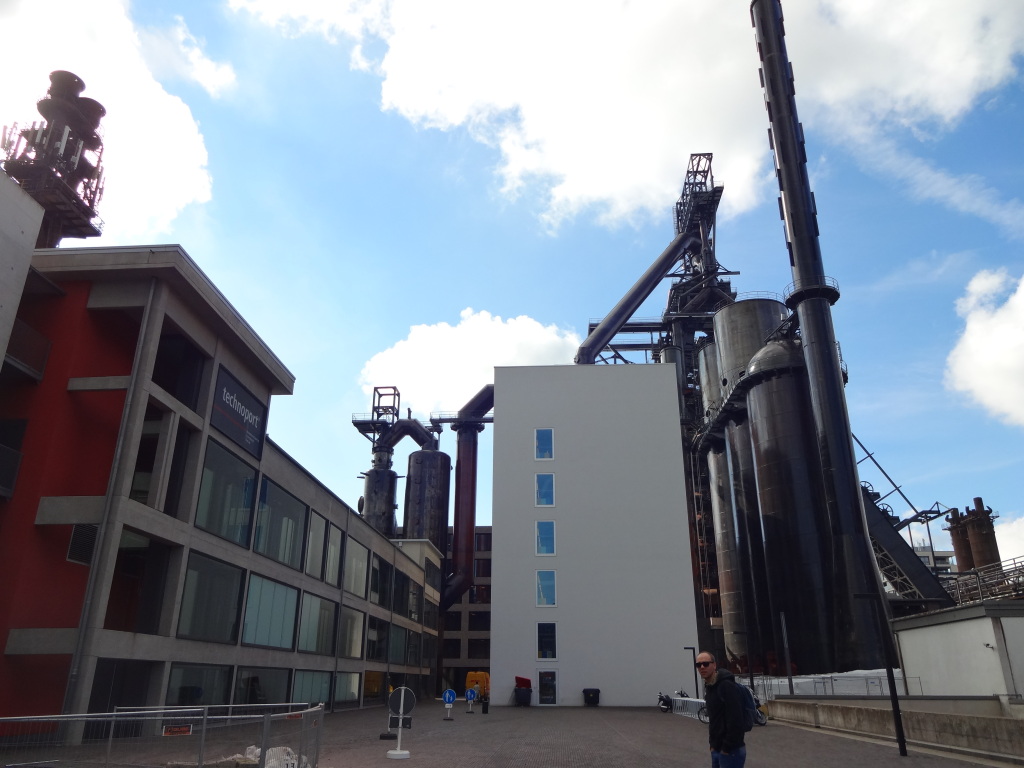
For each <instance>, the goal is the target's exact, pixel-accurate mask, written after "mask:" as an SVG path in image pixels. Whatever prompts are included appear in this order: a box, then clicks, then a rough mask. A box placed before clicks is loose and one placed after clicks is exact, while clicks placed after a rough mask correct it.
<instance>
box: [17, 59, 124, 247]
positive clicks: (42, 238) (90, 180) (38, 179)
mask: <svg viewBox="0 0 1024 768" xmlns="http://www.w3.org/2000/svg"><path fill="white" fill-rule="evenodd" d="M84 90H85V83H84V82H82V80H81V78H79V77H78V76H77V75H74V74H72V73H71V72H65V71H63V70H57V71H56V72H51V73H50V88H49V90H48V91H47V93H46V96H45V97H44V98H42V99H40V100H39V101H38V102H37V103H36V107H37V108H38V110H39V114H40V115H42V116H43V118H44V119H43V121H42V122H33V123H32V125H31V126H29V127H28V128H21V129H19V127H18V125H17V124H16V123H15V124H14V125H13V126H12V127H11V128H10V129H8V128H6V127H5V128H4V130H3V138H2V143H0V151H2V153H3V154H2V158H3V160H4V163H3V167H4V172H5V173H6V174H7V175H8V176H10V177H11V178H12V179H15V180H16V181H17V182H18V184H20V185H21V187H22V189H24V190H25V191H26V192H27V193H28V194H29V195H30V196H31V197H32V198H33V199H34V200H35V201H36V202H38V203H39V204H40V205H41V206H42V207H43V210H44V212H45V213H44V214H43V223H42V226H41V227H40V228H39V237H38V239H37V240H36V248H54V247H56V246H57V244H58V243H59V242H60V241H61V239H62V238H65V237H96V236H97V235H99V234H100V232H101V231H102V229H103V223H102V222H101V221H100V219H99V217H98V216H97V214H96V206H97V204H98V203H99V201H100V198H101V197H102V196H103V169H102V164H101V161H102V157H103V140H102V139H101V138H100V134H99V125H100V120H101V119H102V118H103V116H104V115H106V113H107V111H106V109H104V108H103V105H102V104H100V103H99V102H98V101H96V100H95V99H90V98H86V97H83V96H82V95H81V93H82V91H84Z"/></svg>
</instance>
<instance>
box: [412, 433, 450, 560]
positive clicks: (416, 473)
mask: <svg viewBox="0 0 1024 768" xmlns="http://www.w3.org/2000/svg"><path fill="white" fill-rule="evenodd" d="M451 471H452V459H451V457H450V456H449V455H448V454H447V453H442V452H441V451H414V452H413V453H411V454H409V473H408V474H407V475H406V480H405V522H404V524H403V528H404V534H405V538H407V539H428V540H429V541H431V542H433V543H434V546H436V547H437V548H438V550H439V551H441V552H442V553H444V552H446V550H447V546H448V498H449V494H450V492H451Z"/></svg>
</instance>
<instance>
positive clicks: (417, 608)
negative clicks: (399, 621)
mask: <svg viewBox="0 0 1024 768" xmlns="http://www.w3.org/2000/svg"><path fill="white" fill-rule="evenodd" d="M407 604H408V606H409V607H408V610H407V611H406V612H405V615H406V617H407V618H410V619H412V620H413V621H416V622H419V621H421V620H422V619H423V587H421V586H420V585H419V584H417V583H415V582H413V581H410V582H409V600H408V603H407ZM431 626H437V625H436V624H433V625H431Z"/></svg>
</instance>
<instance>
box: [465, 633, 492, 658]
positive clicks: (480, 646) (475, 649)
mask: <svg viewBox="0 0 1024 768" xmlns="http://www.w3.org/2000/svg"><path fill="white" fill-rule="evenodd" d="M466 645H467V648H466V656H467V658H470V659H489V658H491V641H490V640H487V639H485V638H474V639H471V640H469V641H468V642H467V643H466Z"/></svg>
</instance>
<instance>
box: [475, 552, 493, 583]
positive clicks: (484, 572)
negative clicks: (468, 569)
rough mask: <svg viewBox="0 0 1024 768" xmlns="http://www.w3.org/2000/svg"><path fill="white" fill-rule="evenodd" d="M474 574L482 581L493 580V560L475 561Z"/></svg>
mask: <svg viewBox="0 0 1024 768" xmlns="http://www.w3.org/2000/svg"><path fill="white" fill-rule="evenodd" d="M473 574H474V575H475V576H479V577H480V578H481V579H489V578H491V558H489V557H487V558H482V559H480V560H474V561H473Z"/></svg>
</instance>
